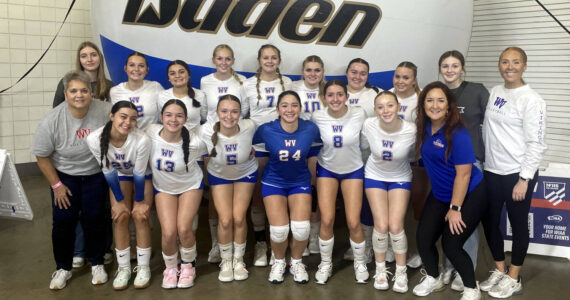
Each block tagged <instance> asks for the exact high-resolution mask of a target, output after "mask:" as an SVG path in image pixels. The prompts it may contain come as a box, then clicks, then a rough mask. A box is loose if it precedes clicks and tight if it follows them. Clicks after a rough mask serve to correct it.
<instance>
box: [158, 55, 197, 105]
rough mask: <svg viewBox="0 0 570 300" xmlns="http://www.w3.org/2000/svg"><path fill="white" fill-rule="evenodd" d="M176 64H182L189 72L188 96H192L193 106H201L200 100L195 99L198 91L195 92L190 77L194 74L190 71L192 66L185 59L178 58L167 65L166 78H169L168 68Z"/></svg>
mask: <svg viewBox="0 0 570 300" xmlns="http://www.w3.org/2000/svg"><path fill="white" fill-rule="evenodd" d="M174 65H179V66H182V67H183V68H184V69H185V70H186V72H188V82H186V88H187V89H188V97H190V99H192V106H193V107H200V106H201V105H200V102H198V100H196V99H194V97H196V93H194V89H193V88H192V82H191V81H190V77H191V76H192V72H190V68H189V67H188V64H187V63H185V62H184V61H183V60H180V59H176V60H173V61H171V62H170V63H169V64H168V66H167V67H166V78H168V70H170V67H172V66H174Z"/></svg>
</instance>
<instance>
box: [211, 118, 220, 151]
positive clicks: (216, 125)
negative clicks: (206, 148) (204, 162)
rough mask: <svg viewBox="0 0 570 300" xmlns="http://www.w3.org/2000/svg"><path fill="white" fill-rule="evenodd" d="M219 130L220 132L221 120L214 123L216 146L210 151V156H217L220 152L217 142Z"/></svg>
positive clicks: (213, 138)
mask: <svg viewBox="0 0 570 300" xmlns="http://www.w3.org/2000/svg"><path fill="white" fill-rule="evenodd" d="M219 132H220V121H218V122H216V124H214V133H213V134H212V144H213V145H214V147H212V152H210V157H216V155H218V152H217V151H216V144H217V143H218V133H219Z"/></svg>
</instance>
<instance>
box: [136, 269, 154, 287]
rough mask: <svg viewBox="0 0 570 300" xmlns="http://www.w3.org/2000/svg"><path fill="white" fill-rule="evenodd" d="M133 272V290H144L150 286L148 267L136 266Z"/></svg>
mask: <svg viewBox="0 0 570 300" xmlns="http://www.w3.org/2000/svg"><path fill="white" fill-rule="evenodd" d="M133 272H136V273H137V276H135V282H134V286H135V289H144V288H147V287H148V286H149V285H150V274H151V272H150V267H149V266H136V267H135V268H134V269H133Z"/></svg>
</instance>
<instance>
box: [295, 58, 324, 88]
mask: <svg viewBox="0 0 570 300" xmlns="http://www.w3.org/2000/svg"><path fill="white" fill-rule="evenodd" d="M310 62H314V63H318V64H320V65H321V68H323V77H322V78H321V81H319V96H320V95H323V93H324V87H325V84H326V82H325V63H324V62H323V60H322V59H321V58H320V57H319V56H318V55H309V56H307V57H306V58H305V60H303V68H302V70H301V71H303V70H305V65H306V64H307V63H310ZM303 79H304V78H303Z"/></svg>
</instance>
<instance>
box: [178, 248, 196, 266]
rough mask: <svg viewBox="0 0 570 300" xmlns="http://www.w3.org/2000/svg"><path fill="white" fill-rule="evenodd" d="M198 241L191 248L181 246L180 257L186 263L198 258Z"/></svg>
mask: <svg viewBox="0 0 570 300" xmlns="http://www.w3.org/2000/svg"><path fill="white" fill-rule="evenodd" d="M196 254H197V253H196V243H194V246H192V247H190V248H184V247H182V246H180V258H182V261H183V262H185V263H191V262H193V261H195V260H196Z"/></svg>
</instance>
